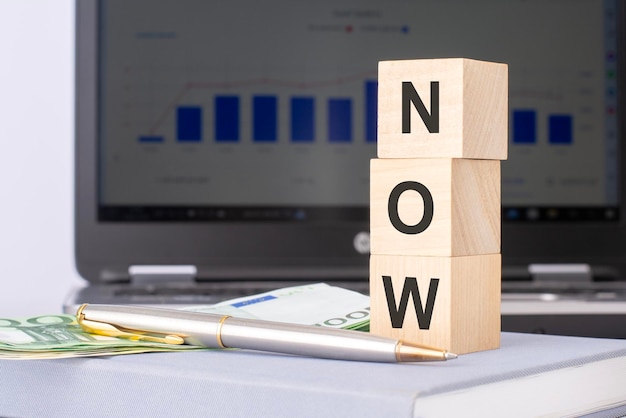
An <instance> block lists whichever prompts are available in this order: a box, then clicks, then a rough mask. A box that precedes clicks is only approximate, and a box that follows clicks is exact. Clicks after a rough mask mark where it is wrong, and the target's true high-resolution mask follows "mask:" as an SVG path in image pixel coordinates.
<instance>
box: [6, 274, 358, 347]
mask: <svg viewBox="0 0 626 418" xmlns="http://www.w3.org/2000/svg"><path fill="white" fill-rule="evenodd" d="M184 309H187V310H192V311H198V312H208V313H219V314H226V315H231V316H235V317H242V318H253V319H260V320H266V321H278V322H291V323H297V324H305V325H317V326H322V327H332V328H343V329H351V330H359V331H367V330H368V329H369V319H370V318H369V297H367V296H365V295H362V294H360V293H357V292H353V291H350V290H347V289H343V288H340V287H335V286H329V285H327V284H324V283H317V284H311V285H304V286H296V287H289V288H282V289H277V290H274V291H271V292H266V293H262V294H257V295H252V296H247V297H242V298H237V299H232V300H228V301H225V302H221V303H219V304H217V305H212V306H189V307H185V308H184ZM205 349H206V348H204V347H200V346H194V345H189V344H182V345H172V344H165V343H158V342H150V341H131V340H129V339H125V338H117V337H105V336H100V335H94V334H90V333H87V332H85V331H83V330H82V328H81V327H80V326H79V325H78V323H77V322H76V318H75V317H74V316H72V315H62V314H59V315H45V316H37V317H33V318H26V319H7V318H0V359H51V358H64V357H85V356H109V355H119V354H133V353H145V352H156V351H185V350H205Z"/></svg>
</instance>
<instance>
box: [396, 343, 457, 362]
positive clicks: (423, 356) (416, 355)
mask: <svg viewBox="0 0 626 418" xmlns="http://www.w3.org/2000/svg"><path fill="white" fill-rule="evenodd" d="M455 358H457V355H456V354H453V353H449V352H447V351H445V350H440V349H438V348H433V347H428V346H423V345H416V344H411V343H409V342H406V341H398V344H397V345H396V359H397V360H398V362H401V363H404V362H411V361H442V360H452V359H455Z"/></svg>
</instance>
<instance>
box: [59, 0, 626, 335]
mask: <svg viewBox="0 0 626 418" xmlns="http://www.w3.org/2000/svg"><path fill="white" fill-rule="evenodd" d="M625 21H626V20H625V19H624V7H623V4H622V2H620V1H617V0H604V1H597V0H572V1H563V0H548V1H520V0H506V1H502V0H482V1H480V2H466V1H463V0H447V1H445V2H442V1H418V2H405V1H383V0H367V1H362V0H341V1H334V2H325V1H323V2H320V1H317V2H315V1H303V0H298V1H293V0H291V1H287V0H267V1H264V2H258V1H252V0H233V1H228V2H213V1H204V0H202V1H201V0H176V1H174V0H162V1H159V2H154V1H149V0H134V1H122V0H81V1H77V2H76V168H75V172H76V185H75V190H76V208H75V216H76V220H75V244H76V253H75V256H76V266H77V270H78V272H79V273H80V275H81V276H82V277H83V278H84V279H85V281H86V286H85V287H84V288H81V289H78V290H77V291H75V292H72V294H71V295H70V297H69V298H68V300H67V302H66V308H67V309H71V308H72V307H74V306H76V304H79V303H83V302H90V303H135V304H152V303H158V304H189V303H191V304H210V303H215V302H218V301H220V300H224V299H229V298H232V297H235V296H240V295H246V294H253V293H258V292H261V291H265V290H271V289H275V288H278V287H285V286H290V285H294V284H304V283H311V282H327V283H330V284H336V285H339V286H343V287H347V288H351V289H355V290H358V291H361V292H364V293H367V291H368V256H369V235H368V222H369V209H368V205H369V160H370V159H371V158H375V156H376V110H377V81H376V77H377V63H378V61H381V60H391V59H415V58H438V57H467V58H475V59H480V60H486V61H495V62H505V63H507V64H508V65H509V83H510V84H509V87H510V91H509V103H510V113H509V121H510V123H509V125H510V127H509V159H508V160H507V161H504V162H503V163H502V182H503V183H502V205H503V207H502V222H503V232H502V240H503V241H502V254H503V263H504V267H503V292H504V295H503V298H504V303H503V313H506V312H505V311H506V309H505V308H506V306H513V305H514V304H515V303H517V302H519V301H522V305H523V308H520V309H522V310H524V312H525V313H524V315H520V312H518V311H516V312H513V313H511V316H516V318H517V319H519V318H527V317H529V316H532V314H533V313H537V312H538V311H537V310H538V309H539V310H540V309H544V308H545V306H551V305H550V304H545V303H544V304H543V305H537V301H539V302H545V301H546V300H547V299H549V297H548V298H547V297H546V295H552V296H551V297H553V298H556V299H559V298H563V297H570V296H571V297H572V298H573V299H575V300H577V301H579V302H580V301H583V304H584V305H585V306H591V305H590V304H589V303H588V302H589V298H597V297H598V296H597V295H604V296H605V297H613V298H616V300H621V299H620V298H622V297H623V293H622V292H623V290H622V289H623V286H624V282H623V279H624V278H626V225H625V224H624V213H625V212H624V210H623V204H624V197H625V196H626V194H625V193H624V188H625V187H626V181H624V170H623V168H622V162H623V161H624V153H625V148H624V147H622V140H623V136H624V129H623V128H624V126H623V122H622V121H623V119H624V118H623V113H624V106H623V104H624V99H623V94H622V89H623V87H624V81H625V78H624V54H622V51H623V50H624V22H625ZM607 292H608V293H607ZM610 295H612V296H610ZM507 301H511V303H512V304H509V305H507V303H509V302H507ZM552 305H554V304H552ZM516 306H518V305H516ZM594 306H595V305H594ZM605 306H606V305H605ZM528 307H530V308H528ZM516 309H518V308H516ZM544 319H545V318H544ZM503 324H505V325H506V321H504V322H503ZM509 325H510V326H511V327H512V328H513V325H512V324H509ZM509 325H507V326H509ZM528 326H531V327H532V326H534V325H532V324H531V325H524V327H528ZM549 331H550V330H549Z"/></svg>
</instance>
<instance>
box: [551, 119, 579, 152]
mask: <svg viewBox="0 0 626 418" xmlns="http://www.w3.org/2000/svg"><path fill="white" fill-rule="evenodd" d="M548 141H549V142H550V144H557V145H558V144H562V145H569V144H572V143H573V142H574V134H573V119H572V116H571V115H550V116H549V117H548Z"/></svg>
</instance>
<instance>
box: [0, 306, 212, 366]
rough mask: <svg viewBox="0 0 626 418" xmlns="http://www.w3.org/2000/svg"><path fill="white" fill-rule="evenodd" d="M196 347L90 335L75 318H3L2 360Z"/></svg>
mask: <svg viewBox="0 0 626 418" xmlns="http://www.w3.org/2000/svg"><path fill="white" fill-rule="evenodd" d="M198 349H203V347H197V346H193V345H187V344H183V345H171V344H164V343H156V342H150V341H131V340H127V339H123V338H116V337H105V336H100V335H94V334H90V333H87V332H85V331H83V330H82V328H81V327H80V326H79V325H78V323H77V322H76V318H75V317H74V316H73V315H43V316H37V317H33V318H25V319H11V318H0V359H2V358H5V359H7V358H61V357H79V356H95V355H112V354H130V353H140V352H147V351H174V350H198Z"/></svg>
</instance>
